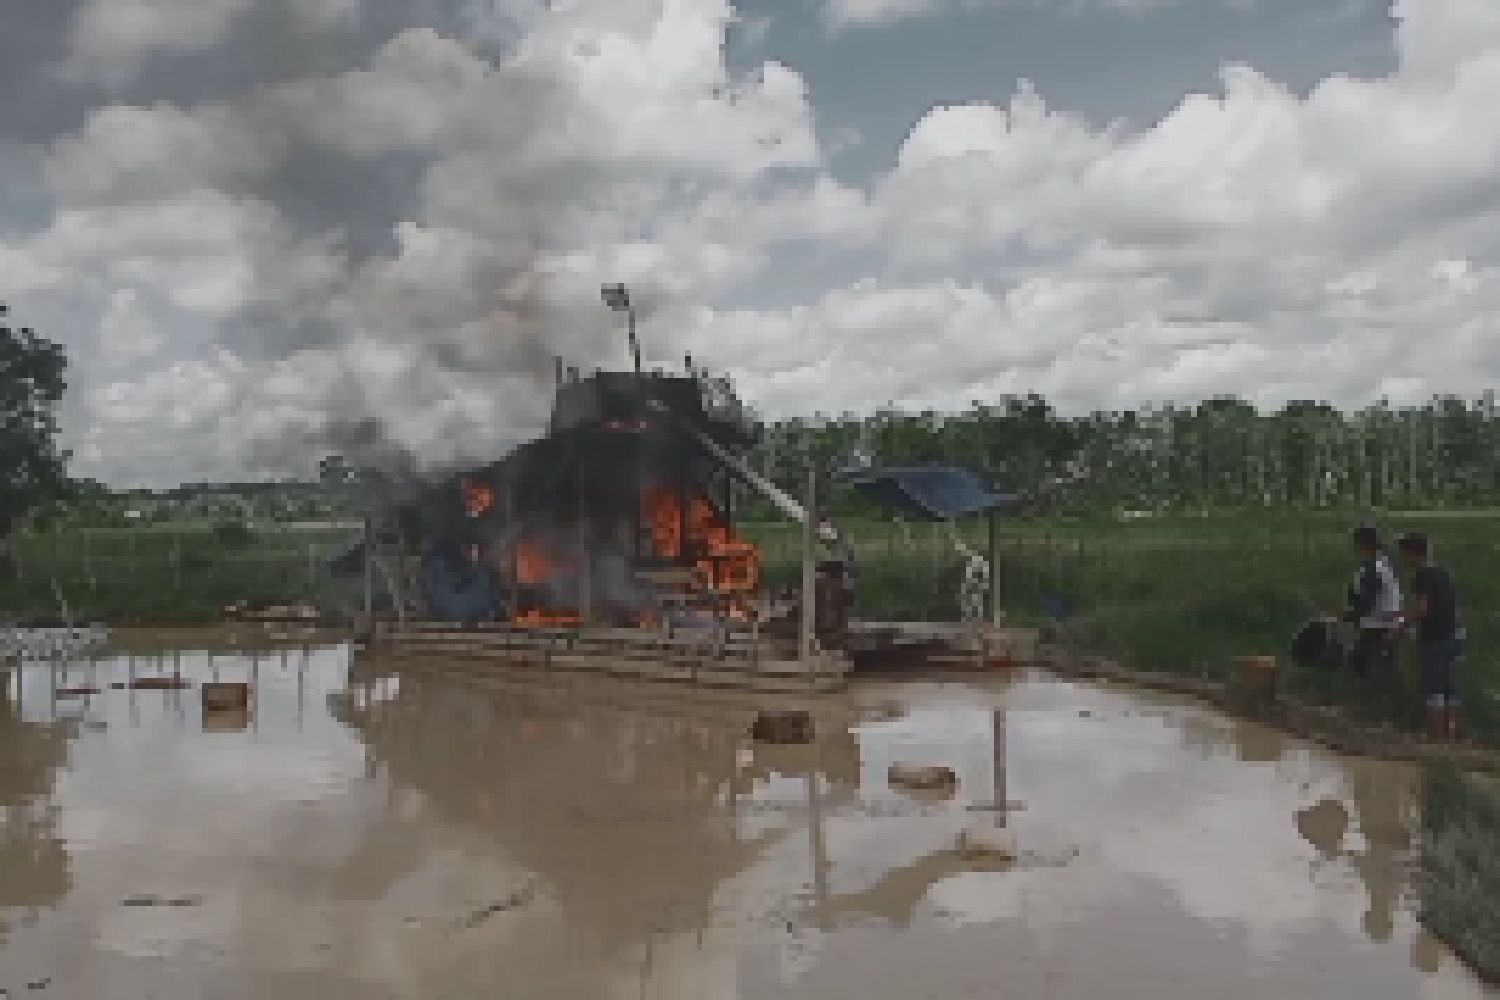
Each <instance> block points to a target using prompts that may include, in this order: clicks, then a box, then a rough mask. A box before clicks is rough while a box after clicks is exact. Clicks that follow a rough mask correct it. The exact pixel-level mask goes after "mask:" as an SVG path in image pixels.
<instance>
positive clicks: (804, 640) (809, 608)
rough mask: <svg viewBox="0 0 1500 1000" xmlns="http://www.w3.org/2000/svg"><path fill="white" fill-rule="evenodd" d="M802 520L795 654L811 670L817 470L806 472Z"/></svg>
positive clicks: (814, 631) (814, 623) (810, 467)
mask: <svg viewBox="0 0 1500 1000" xmlns="http://www.w3.org/2000/svg"><path fill="white" fill-rule="evenodd" d="M805 506H806V508H807V509H806V515H807V516H806V519H805V521H804V522H803V525H802V634H801V641H800V642H799V644H798V652H799V655H800V658H801V660H802V662H803V665H804V666H805V667H806V668H807V669H808V671H809V675H810V674H811V670H812V660H813V656H814V654H815V652H816V645H817V622H818V620H817V617H816V615H817V590H818V550H817V546H818V469H817V466H816V465H813V464H811V463H810V464H809V465H808V469H807V500H806V501H805Z"/></svg>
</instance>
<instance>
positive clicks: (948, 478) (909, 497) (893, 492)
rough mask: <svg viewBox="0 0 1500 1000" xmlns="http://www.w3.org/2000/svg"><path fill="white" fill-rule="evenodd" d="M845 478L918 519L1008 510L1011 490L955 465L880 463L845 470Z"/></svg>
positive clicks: (885, 504)
mask: <svg viewBox="0 0 1500 1000" xmlns="http://www.w3.org/2000/svg"><path fill="white" fill-rule="evenodd" d="M843 478H844V481H845V482H847V483H848V484H849V485H850V486H853V487H854V488H855V489H856V490H858V491H859V492H860V493H862V494H863V495H865V496H866V497H869V498H870V499H871V500H872V501H874V502H875V503H878V504H880V505H881V506H882V507H885V508H886V509H887V510H890V511H892V512H893V513H897V514H900V515H901V516H902V517H905V518H907V519H909V520H916V521H951V520H953V519H954V518H956V517H965V516H968V515H970V514H982V513H985V512H986V511H991V510H1006V509H1009V508H1010V507H1012V506H1013V505H1014V504H1015V500H1016V498H1015V497H1014V496H1013V495H1010V494H1004V493H995V492H993V491H992V490H990V489H989V488H988V487H986V486H985V485H984V484H983V483H982V482H981V481H980V479H979V477H978V476H976V475H974V473H972V472H970V471H969V470H968V469H963V468H959V467H957V466H953V465H913V466H876V467H874V468H869V469H857V470H851V471H849V472H845V473H844V476H843Z"/></svg>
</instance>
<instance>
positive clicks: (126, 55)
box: [61, 0, 252, 85]
mask: <svg viewBox="0 0 1500 1000" xmlns="http://www.w3.org/2000/svg"><path fill="white" fill-rule="evenodd" d="M251 5H252V0H87V2H86V3H85V4H84V5H83V6H82V7H80V8H79V10H78V13H77V15H76V17H75V20H74V27H73V38H72V48H71V51H70V52H69V53H68V57H67V60H66V61H65V62H64V63H63V64H62V67H61V69H62V70H63V72H64V73H65V74H66V75H67V76H69V77H71V78H73V79H77V80H90V81H98V82H101V83H104V84H107V85H119V84H121V83H124V82H126V81H128V80H129V78H130V77H131V76H133V75H134V74H135V73H136V72H138V71H139V70H140V68H141V66H142V64H143V63H144V62H146V61H147V60H148V59H150V58H152V57H153V56H154V55H157V54H159V53H182V52H192V51H195V50H202V49H206V48H210V47H212V46H213V45H214V44H216V43H217V42H219V41H220V40H221V39H223V38H224V36H225V35H226V34H227V33H228V32H229V29H230V27H231V26H232V25H233V24H234V22H235V21H236V20H237V19H238V18H240V17H241V16H242V15H244V14H245V12H247V11H248V10H249V9H250V7H251Z"/></svg>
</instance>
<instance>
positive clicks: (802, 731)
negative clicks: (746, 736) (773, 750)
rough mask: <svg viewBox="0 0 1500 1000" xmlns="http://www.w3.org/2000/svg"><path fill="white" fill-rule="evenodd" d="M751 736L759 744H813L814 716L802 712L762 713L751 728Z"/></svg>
mask: <svg viewBox="0 0 1500 1000" xmlns="http://www.w3.org/2000/svg"><path fill="white" fill-rule="evenodd" d="M750 736H751V738H752V739H754V740H755V741H756V742H759V743H811V742H812V740H813V721H812V716H811V715H810V714H809V713H807V712H802V711H778V712H761V713H760V714H759V715H757V716H756V717H755V724H754V725H752V726H751V727H750Z"/></svg>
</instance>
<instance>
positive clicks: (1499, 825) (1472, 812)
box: [1422, 767, 1500, 980]
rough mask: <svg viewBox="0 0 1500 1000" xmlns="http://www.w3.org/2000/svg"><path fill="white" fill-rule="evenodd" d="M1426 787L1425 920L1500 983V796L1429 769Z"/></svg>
mask: <svg viewBox="0 0 1500 1000" xmlns="http://www.w3.org/2000/svg"><path fill="white" fill-rule="evenodd" d="M1423 785H1424V788H1423V802H1424V809H1423V813H1422V861H1423V865H1422V867H1423V871H1424V877H1425V880H1426V885H1425V886H1424V891H1423V911H1424V912H1423V918H1424V920H1425V921H1426V923H1427V925H1428V926H1429V927H1430V928H1431V929H1432V930H1433V931H1435V932H1436V933H1437V934H1438V935H1439V936H1441V937H1442V938H1443V939H1444V940H1446V941H1448V942H1449V943H1450V944H1451V945H1453V947H1454V948H1455V949H1456V950H1457V951H1458V952H1459V953H1460V954H1462V955H1463V956H1464V957H1465V958H1466V959H1468V960H1469V961H1470V962H1472V963H1473V964H1474V965H1475V966H1476V967H1478V968H1479V969H1480V970H1482V971H1483V972H1484V973H1485V974H1486V975H1487V976H1488V977H1489V978H1491V979H1494V980H1500V906H1496V902H1495V901H1496V900H1500V863H1497V859H1500V789H1497V788H1496V786H1495V784H1494V782H1493V781H1487V780H1486V779H1483V778H1478V777H1474V776H1472V775H1465V774H1461V773H1459V772H1458V771H1457V770H1456V769H1454V768H1452V767H1431V768H1429V769H1428V770H1427V772H1426V774H1425V778H1424V782H1423Z"/></svg>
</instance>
